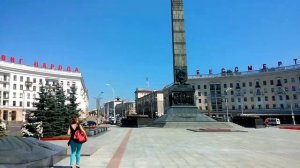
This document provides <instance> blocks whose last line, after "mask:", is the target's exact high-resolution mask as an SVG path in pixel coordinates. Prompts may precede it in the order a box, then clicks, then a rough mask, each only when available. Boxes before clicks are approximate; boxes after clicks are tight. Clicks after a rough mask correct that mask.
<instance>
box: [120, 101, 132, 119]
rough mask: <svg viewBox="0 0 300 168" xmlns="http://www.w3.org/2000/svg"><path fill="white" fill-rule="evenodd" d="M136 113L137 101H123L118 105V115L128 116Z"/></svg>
mask: <svg viewBox="0 0 300 168" xmlns="http://www.w3.org/2000/svg"><path fill="white" fill-rule="evenodd" d="M135 114H136V112H135V102H132V101H122V103H120V104H117V105H116V115H119V116H121V117H127V116H129V115H135Z"/></svg>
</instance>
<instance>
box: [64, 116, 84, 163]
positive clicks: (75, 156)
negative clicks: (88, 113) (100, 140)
mask: <svg viewBox="0 0 300 168" xmlns="http://www.w3.org/2000/svg"><path fill="white" fill-rule="evenodd" d="M77 130H80V131H81V132H82V133H83V134H84V136H85V137H86V133H85V131H84V129H83V127H82V126H81V125H80V123H79V118H78V117H74V118H72V120H71V124H70V126H69V129H68V135H70V140H69V142H68V145H71V155H70V165H71V167H72V168H79V164H80V152H81V146H82V143H79V142H78V140H76V139H74V135H75V131H77ZM75 162H76V165H75Z"/></svg>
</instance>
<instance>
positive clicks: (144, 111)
mask: <svg viewBox="0 0 300 168" xmlns="http://www.w3.org/2000/svg"><path fill="white" fill-rule="evenodd" d="M135 98H136V99H135V104H136V105H135V107H136V113H137V114H139V115H148V116H149V118H157V117H160V116H162V115H163V114H164V96H163V92H162V91H161V90H159V91H151V90H146V89H136V91H135Z"/></svg>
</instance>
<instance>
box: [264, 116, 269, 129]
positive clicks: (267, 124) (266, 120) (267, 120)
mask: <svg viewBox="0 0 300 168" xmlns="http://www.w3.org/2000/svg"><path fill="white" fill-rule="evenodd" d="M264 124H265V126H266V127H268V126H269V118H266V119H265V121H264Z"/></svg>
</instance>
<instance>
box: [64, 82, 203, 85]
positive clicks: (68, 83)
mask: <svg viewBox="0 0 300 168" xmlns="http://www.w3.org/2000/svg"><path fill="white" fill-rule="evenodd" d="M67 86H70V82H69V81H68V82H67ZM198 86H200V85H198Z"/></svg>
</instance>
